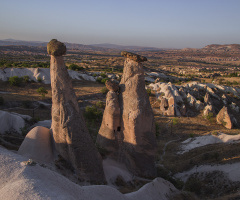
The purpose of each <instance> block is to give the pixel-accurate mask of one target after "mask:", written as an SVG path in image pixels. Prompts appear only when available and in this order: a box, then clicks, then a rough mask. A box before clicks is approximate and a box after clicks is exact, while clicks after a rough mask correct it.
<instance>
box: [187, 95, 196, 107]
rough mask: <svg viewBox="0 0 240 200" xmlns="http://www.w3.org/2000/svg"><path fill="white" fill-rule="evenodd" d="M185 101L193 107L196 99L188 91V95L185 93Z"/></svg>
mask: <svg viewBox="0 0 240 200" xmlns="http://www.w3.org/2000/svg"><path fill="white" fill-rule="evenodd" d="M187 102H188V103H189V105H190V106H191V107H194V106H195V103H196V99H195V97H194V96H192V95H191V94H190V93H188V95H187Z"/></svg>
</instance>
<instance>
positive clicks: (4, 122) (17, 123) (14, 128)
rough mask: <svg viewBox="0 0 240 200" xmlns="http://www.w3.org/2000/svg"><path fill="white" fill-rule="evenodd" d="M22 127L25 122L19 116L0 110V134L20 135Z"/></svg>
mask: <svg viewBox="0 0 240 200" xmlns="http://www.w3.org/2000/svg"><path fill="white" fill-rule="evenodd" d="M28 117H30V116H28ZM24 126H25V120H24V118H23V117H22V116H21V115H19V114H16V113H9V112H6V111H1V110H0V127H1V130H0V134H5V133H6V132H16V133H21V129H22V128H23V127H24Z"/></svg>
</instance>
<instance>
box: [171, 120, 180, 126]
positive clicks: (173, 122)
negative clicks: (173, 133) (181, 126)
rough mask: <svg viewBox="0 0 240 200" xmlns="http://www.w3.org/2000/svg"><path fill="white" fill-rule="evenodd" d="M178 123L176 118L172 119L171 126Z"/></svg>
mask: <svg viewBox="0 0 240 200" xmlns="http://www.w3.org/2000/svg"><path fill="white" fill-rule="evenodd" d="M178 122H179V120H178V118H173V119H172V124H173V126H175V125H177V124H178Z"/></svg>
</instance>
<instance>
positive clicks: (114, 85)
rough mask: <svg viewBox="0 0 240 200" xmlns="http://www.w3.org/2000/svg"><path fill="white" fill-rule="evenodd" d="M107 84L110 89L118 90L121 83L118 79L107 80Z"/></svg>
mask: <svg viewBox="0 0 240 200" xmlns="http://www.w3.org/2000/svg"><path fill="white" fill-rule="evenodd" d="M105 85H106V88H107V89H108V90H109V91H113V92H117V91H118V90H119V84H118V83H117V82H116V81H111V80H107V81H106V83H105Z"/></svg>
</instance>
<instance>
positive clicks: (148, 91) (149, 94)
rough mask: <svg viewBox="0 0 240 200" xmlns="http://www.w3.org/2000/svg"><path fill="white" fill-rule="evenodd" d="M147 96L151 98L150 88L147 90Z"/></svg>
mask: <svg viewBox="0 0 240 200" xmlns="http://www.w3.org/2000/svg"><path fill="white" fill-rule="evenodd" d="M147 94H148V96H151V94H152V90H151V89H150V88H148V89H147Z"/></svg>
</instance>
